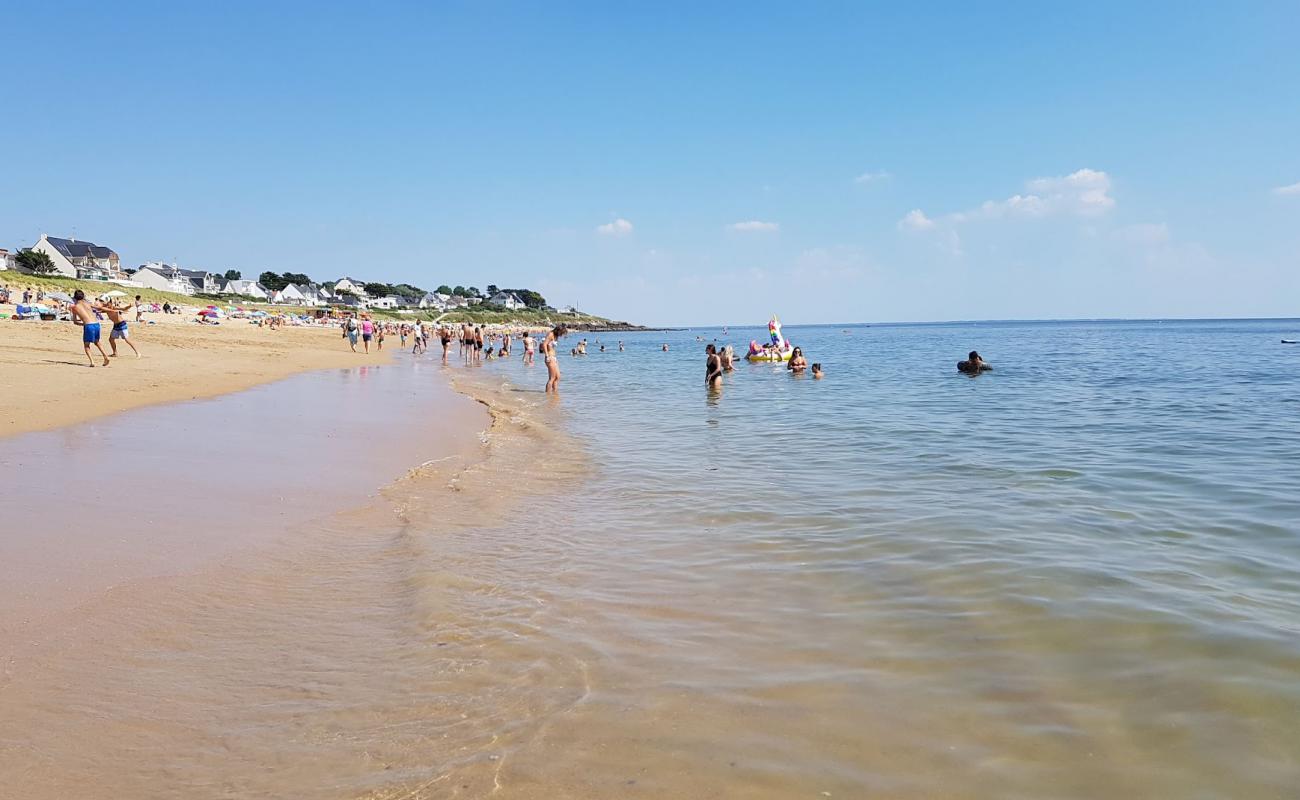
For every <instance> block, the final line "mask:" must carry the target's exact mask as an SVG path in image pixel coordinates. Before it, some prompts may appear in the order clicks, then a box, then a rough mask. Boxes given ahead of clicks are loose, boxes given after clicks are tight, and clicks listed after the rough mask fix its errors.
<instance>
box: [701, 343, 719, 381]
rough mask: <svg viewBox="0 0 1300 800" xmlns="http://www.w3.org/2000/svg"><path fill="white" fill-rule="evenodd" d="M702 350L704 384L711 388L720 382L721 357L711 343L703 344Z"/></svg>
mask: <svg viewBox="0 0 1300 800" xmlns="http://www.w3.org/2000/svg"><path fill="white" fill-rule="evenodd" d="M704 352H705V353H706V356H705V359H704V385H705V386H708V387H709V388H710V389H712V388H713V387H715V386H717V385H718V384H720V383H722V359H721V358H720V357H719V356H718V348H717V347H714V346H713V345H712V344H707V345H705V346H704Z"/></svg>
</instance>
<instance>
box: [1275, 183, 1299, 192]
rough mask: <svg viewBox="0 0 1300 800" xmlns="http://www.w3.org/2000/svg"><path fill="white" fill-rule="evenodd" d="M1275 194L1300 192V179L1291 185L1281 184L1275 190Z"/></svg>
mask: <svg viewBox="0 0 1300 800" xmlns="http://www.w3.org/2000/svg"><path fill="white" fill-rule="evenodd" d="M1273 194H1281V195H1288V194H1300V181H1298V182H1296V183H1293V184H1291V185H1290V186H1279V187H1277V188H1276V189H1274V190H1273Z"/></svg>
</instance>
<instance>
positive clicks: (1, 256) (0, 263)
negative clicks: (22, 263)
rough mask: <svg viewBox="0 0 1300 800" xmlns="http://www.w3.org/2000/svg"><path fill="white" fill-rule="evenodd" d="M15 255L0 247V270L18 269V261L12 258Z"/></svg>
mask: <svg viewBox="0 0 1300 800" xmlns="http://www.w3.org/2000/svg"><path fill="white" fill-rule="evenodd" d="M15 258H17V256H16V255H15V254H13V253H11V252H9V251H8V250H6V249H4V248H3V247H0V271H4V270H11V269H18V262H17V261H15V260H14V259H15Z"/></svg>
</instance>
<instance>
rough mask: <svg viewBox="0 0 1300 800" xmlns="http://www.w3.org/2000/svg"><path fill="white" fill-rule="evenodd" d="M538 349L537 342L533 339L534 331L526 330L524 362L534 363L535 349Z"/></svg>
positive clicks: (530, 364)
mask: <svg viewBox="0 0 1300 800" xmlns="http://www.w3.org/2000/svg"><path fill="white" fill-rule="evenodd" d="M535 349H537V343H536V342H534V341H533V333H532V331H524V364H525V365H527V366H530V367H531V366H532V365H533V351H534V350H535Z"/></svg>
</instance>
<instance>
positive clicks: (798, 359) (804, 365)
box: [785, 347, 808, 372]
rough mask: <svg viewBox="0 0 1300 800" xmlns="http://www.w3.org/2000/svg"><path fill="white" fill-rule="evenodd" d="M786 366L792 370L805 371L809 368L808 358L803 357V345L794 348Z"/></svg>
mask: <svg viewBox="0 0 1300 800" xmlns="http://www.w3.org/2000/svg"><path fill="white" fill-rule="evenodd" d="M785 368H786V369H788V370H790V371H791V372H803V371H804V370H806V369H808V359H806V358H804V357H803V348H802V347H796V348H795V349H794V352H793V353H791V354H790V362H789V363H788V364H786V365H785Z"/></svg>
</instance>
